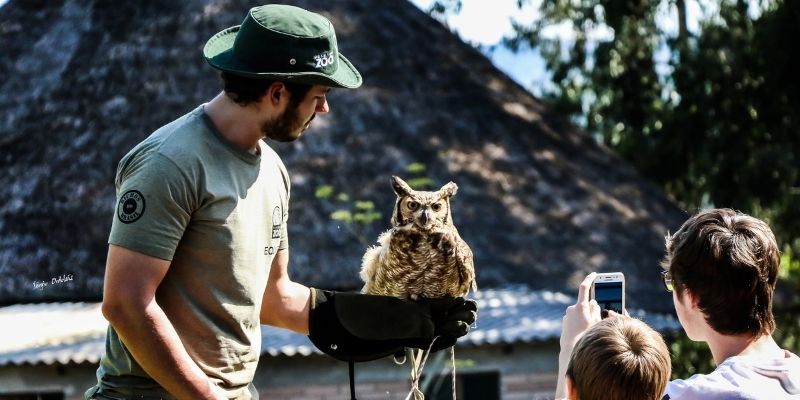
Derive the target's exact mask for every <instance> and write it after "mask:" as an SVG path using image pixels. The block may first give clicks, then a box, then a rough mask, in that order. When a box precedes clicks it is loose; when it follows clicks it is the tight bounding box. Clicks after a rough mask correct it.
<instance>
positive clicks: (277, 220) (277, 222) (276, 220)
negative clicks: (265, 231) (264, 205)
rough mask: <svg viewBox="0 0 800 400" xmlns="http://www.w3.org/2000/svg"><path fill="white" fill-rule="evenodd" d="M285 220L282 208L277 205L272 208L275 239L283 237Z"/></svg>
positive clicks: (273, 235) (273, 236)
mask: <svg viewBox="0 0 800 400" xmlns="http://www.w3.org/2000/svg"><path fill="white" fill-rule="evenodd" d="M282 222H283V213H282V212H281V208H280V207H278V206H275V208H274V209H273V210H272V238H273V239H280V238H281V223H282Z"/></svg>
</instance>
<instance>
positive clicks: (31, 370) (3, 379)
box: [0, 363, 97, 400]
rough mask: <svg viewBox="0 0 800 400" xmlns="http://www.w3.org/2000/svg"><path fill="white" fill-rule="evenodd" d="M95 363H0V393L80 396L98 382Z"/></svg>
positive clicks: (69, 398) (67, 399) (71, 398)
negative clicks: (53, 393)
mask: <svg viewBox="0 0 800 400" xmlns="http://www.w3.org/2000/svg"><path fill="white" fill-rule="evenodd" d="M95 371H97V364H90V363H85V364H67V365H59V364H57V365H44V364H40V365H35V366H33V365H23V366H14V365H6V366H3V367H0V395H4V394H5V395H7V394H35V393H51V392H61V393H63V394H64V400H83V392H85V391H86V389H88V388H89V387H91V386H93V385H94V384H95V383H97V378H96V377H95Z"/></svg>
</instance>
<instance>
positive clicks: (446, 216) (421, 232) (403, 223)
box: [361, 176, 477, 299]
mask: <svg viewBox="0 0 800 400" xmlns="http://www.w3.org/2000/svg"><path fill="white" fill-rule="evenodd" d="M392 188H394V191H395V193H397V201H396V202H395V206H394V212H393V213H392V226H393V227H392V229H389V230H388V231H386V232H384V233H383V234H381V235H380V237H379V238H378V243H379V245H378V246H373V247H371V248H369V249H367V252H366V253H365V254H364V258H363V260H362V263H361V279H363V280H364V282H365V285H364V288H363V289H362V290H361V291H362V292H364V293H369V294H381V295H388V296H394V297H400V298H406V299H407V298H416V297H419V296H421V297H426V298H437V297H444V296H454V297H460V296H466V294H467V292H468V291H469V289H470V288H471V289H472V290H473V291H475V290H477V284H476V283H475V269H474V265H473V262H472V250H470V248H469V246H468V245H467V243H466V242H464V240H463V239H461V236H459V234H458V230H456V227H455V226H454V225H453V218H452V216H451V213H450V197H452V196H453V195H455V194H456V191H457V190H458V186H456V184H455V183H453V182H449V183H448V184H446V185H444V186H442V188H441V189H439V190H438V191H435V192H426V191H416V190H413V189H411V187H410V186H408V184H407V183H406V182H405V181H403V180H402V179H400V178H398V177H396V176H392Z"/></svg>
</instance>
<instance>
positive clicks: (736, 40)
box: [432, 0, 800, 377]
mask: <svg viewBox="0 0 800 400" xmlns="http://www.w3.org/2000/svg"><path fill="white" fill-rule="evenodd" d="M528 2H529V0H518V4H519V5H520V6H522V5H523V4H525V3H528ZM690 5H696V6H698V7H700V9H701V10H703V11H705V13H704V15H703V16H701V17H700V18H699V21H698V28H696V29H694V30H690V29H689V28H688V27H689V25H690V24H689V22H690V21H689V18H690V15H691V13H690V12H689V11H690V8H689V6H690ZM460 7H461V1H460V0H444V1H438V2H436V3H435V7H434V8H433V9H432V13H433V14H436V13H439V14H446V13H447V12H457V11H458V10H459V9H460ZM539 12H540V15H539V18H538V19H537V20H536V21H535V22H534V23H533V25H530V24H521V23H515V24H514V30H515V32H514V34H513V35H512V36H511V37H508V38H506V40H505V44H506V45H507V46H509V47H510V48H512V49H518V48H520V47H522V46H529V47H531V48H534V49H537V50H538V51H539V52H540V53H541V54H542V56H543V58H544V59H545V62H546V65H547V70H548V72H549V73H550V74H551V82H550V84H549V85H545V86H544V87H542V88H540V89H541V90H542V93H543V96H542V97H543V100H544V101H545V102H547V103H548V104H549V105H550V106H551V107H554V108H556V109H557V110H559V111H561V112H562V113H564V114H566V115H568V116H569V117H570V118H571V119H572V120H573V121H575V122H577V123H578V124H579V125H581V126H583V127H585V128H586V129H587V130H588V131H589V132H590V133H592V134H593V135H594V136H595V137H596V138H597V140H599V141H601V142H602V143H604V144H605V145H606V146H608V147H610V148H611V149H613V150H615V151H616V152H617V153H618V154H619V155H620V156H621V157H623V158H624V159H625V160H627V161H628V162H630V163H631V164H632V165H633V166H635V167H636V168H637V169H638V171H639V172H640V173H641V174H642V175H643V176H645V177H647V178H649V179H650V180H652V181H653V182H655V183H656V184H658V185H660V186H661V187H662V188H663V189H664V190H665V191H666V192H667V193H668V194H669V195H670V196H672V197H673V198H674V199H675V200H676V201H677V202H678V203H679V204H680V205H681V206H682V207H684V208H685V209H686V210H687V211H688V212H690V213H693V212H694V211H696V210H698V209H700V208H704V207H709V206H717V207H730V208H734V209H737V210H741V211H743V212H746V213H748V214H751V215H754V216H757V217H760V218H763V219H765V220H767V221H768V222H769V223H770V225H771V226H772V228H773V230H774V231H775V233H776V236H777V237H778V242H779V243H781V244H782V245H783V246H784V247H783V249H782V250H783V259H782V267H783V269H784V271H783V273H782V276H781V278H782V279H781V283H780V285H783V286H788V287H789V288H790V290H788V291H787V292H788V293H789V295H788V296H785V297H784V298H781V299H780V300H783V301H780V302H779V301H778V300H776V307H777V309H778V310H779V315H778V321H779V331H778V332H776V334H775V337H776V339H778V340H779V341H780V342H781V343H782V344H784V345H785V346H788V348H793V349H794V350H795V351H797V350H798V348H797V347H796V346H797V345H798V343H797V338H798V337H800V323H798V322H797V321H798V318H797V316H798V314H800V312H798V310H800V308H798V304H800V302H798V298H797V297H798V296H797V293H798V290H797V288H800V260H798V258H800V257H799V256H800V128H798V126H799V124H800V113H798V110H800V75H799V74H798V71H800V65H798V61H797V60H798V59H797V57H796V56H795V53H796V51H795V49H796V44H794V43H793V41H794V40H795V39H796V38H798V37H800V2H798V1H789V0H761V1H749V0H718V1H711V0H709V1H705V0H700V1H695V0H660V1H645V0H619V1H617V0H546V1H543V2H542V4H541V6H540V8H539ZM665 20H667V21H671V22H672V24H671V25H666V24H664V23H663V22H664V21H665ZM554 26H561V27H564V26H566V27H571V33H572V34H571V35H567V36H560V37H553V36H547V35H544V34H543V32H545V31H546V29H547V28H548V27H554ZM666 26H673V27H674V28H669V29H668V28H666ZM600 31H604V32H611V35H597V33H598V32H600ZM792 346H794V347H792ZM697 349H698V347H697V346H693V345H691V344H689V343H688V342H687V341H685V340H683V341H680V340H678V341H677V342H675V343H674V344H673V345H672V350H673V352H674V353H675V352H677V354H673V356H675V358H676V359H682V360H684V361H682V362H679V363H676V364H675V367H676V371H675V373H676V374H677V375H676V376H682V377H686V376H688V374H690V373H694V372H707V369H708V368H709V367H710V364H708V363H706V364H708V365H706V364H703V363H699V361H697V360H699V359H701V358H702V359H707V358H703V357H702V355H700V356H698V353H697V351H698V350H697ZM693 357H694V358H693ZM692 360H694V361H692Z"/></svg>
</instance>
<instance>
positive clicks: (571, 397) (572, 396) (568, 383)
mask: <svg viewBox="0 0 800 400" xmlns="http://www.w3.org/2000/svg"><path fill="white" fill-rule="evenodd" d="M564 392H565V393H564V395H566V396H567V400H577V398H578V394H577V393H575V385H574V384H573V383H572V378H570V377H569V375H567V377H566V379H565V380H564Z"/></svg>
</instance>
